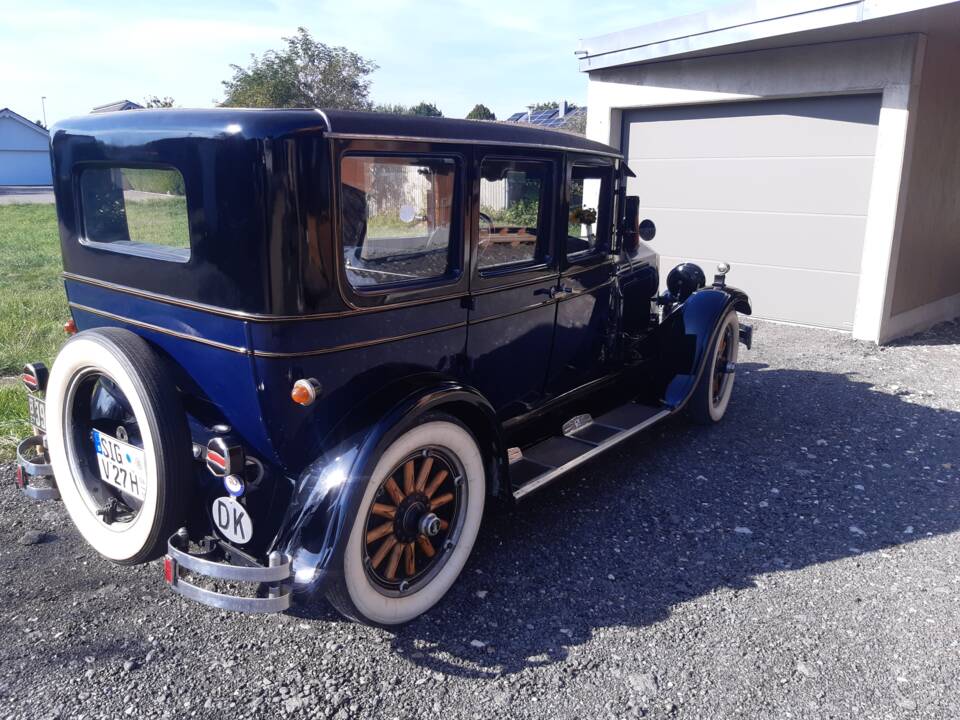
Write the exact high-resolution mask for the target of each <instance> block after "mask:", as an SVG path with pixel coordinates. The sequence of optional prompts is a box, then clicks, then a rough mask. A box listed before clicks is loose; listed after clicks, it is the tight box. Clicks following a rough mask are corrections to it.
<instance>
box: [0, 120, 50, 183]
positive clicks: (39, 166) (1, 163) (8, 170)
mask: <svg viewBox="0 0 960 720" xmlns="http://www.w3.org/2000/svg"><path fill="white" fill-rule="evenodd" d="M50 173H51V170H50V135H49V134H48V133H47V131H46V129H45V128H43V127H40V126H39V125H37V124H36V123H33V122H30V121H29V120H27V119H26V118H25V117H23V116H22V115H18V114H17V113H15V112H14V111H13V110H11V109H10V108H3V109H2V110H0V185H50V184H51V182H52V181H53V178H52V176H51V174H50Z"/></svg>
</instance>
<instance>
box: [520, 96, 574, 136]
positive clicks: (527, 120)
mask: <svg viewBox="0 0 960 720" xmlns="http://www.w3.org/2000/svg"><path fill="white" fill-rule="evenodd" d="M533 107H534V106H532V105H531V106H530V108H529V109H528V110H526V111H524V112H518V113H514V114H513V115H511V116H510V117H508V118H507V122H512V123H524V124H527V125H539V126H540V127H545V128H550V129H551V130H571V129H572V128H574V127H577V126H578V124H580V125H582V123H584V122H585V120H586V117H587V109H586V108H585V107H577V106H576V105H571V104H570V103H568V102H567V101H566V100H564V101H562V102H560V103H559V104H558V106H557V107H555V108H544V109H542V110H534V109H533ZM578 119H579V122H578Z"/></svg>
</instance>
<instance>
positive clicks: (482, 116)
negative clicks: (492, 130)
mask: <svg viewBox="0 0 960 720" xmlns="http://www.w3.org/2000/svg"><path fill="white" fill-rule="evenodd" d="M496 119H497V116H496V115H494V114H493V111H492V110H491V109H490V108H488V107H487V106H486V105H484V104H483V103H477V104H476V105H474V106H473V110H471V111H470V112H468V113H467V120H496Z"/></svg>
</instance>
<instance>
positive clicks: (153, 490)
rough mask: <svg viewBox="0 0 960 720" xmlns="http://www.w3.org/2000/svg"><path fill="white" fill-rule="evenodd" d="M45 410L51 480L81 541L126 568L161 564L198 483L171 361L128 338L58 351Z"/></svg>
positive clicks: (107, 331)
mask: <svg viewBox="0 0 960 720" xmlns="http://www.w3.org/2000/svg"><path fill="white" fill-rule="evenodd" d="M46 402H47V443H48V445H49V452H50V461H51V465H52V466H53V473H54V476H55V478H56V481H57V486H58V488H59V490H60V496H61V498H62V499H63V502H64V505H66V508H67V511H68V512H69V513H70V517H71V518H72V519H73V522H74V524H75V525H76V526H77V529H78V530H79V531H80V534H81V535H83V537H84V539H85V540H86V541H87V542H88V543H89V544H90V545H91V546H92V547H93V548H94V549H95V550H96V551H97V552H99V553H100V554H101V555H103V556H104V557H106V558H108V559H110V560H112V561H114V562H117V563H121V564H125V565H127V564H135V563H141V562H145V561H147V560H151V559H153V558H155V557H158V556H160V555H161V554H163V552H164V551H165V550H166V541H167V538H168V537H169V536H170V535H171V534H172V533H174V532H175V531H176V530H177V529H178V528H179V527H181V526H182V525H183V523H184V518H185V515H186V509H187V502H188V498H189V496H190V490H191V486H192V483H191V477H192V473H193V467H192V453H191V449H192V443H191V439H190V431H189V428H188V426H187V419H186V414H185V413H184V410H183V406H182V403H181V399H180V393H179V391H178V389H177V387H176V384H175V383H174V380H173V377H172V373H171V371H170V367H169V365H168V361H167V360H166V359H165V358H163V357H162V356H161V355H160V354H159V353H158V352H157V351H156V350H155V349H154V348H153V347H151V345H150V344H149V343H148V342H147V341H146V340H144V339H143V338H141V337H140V336H138V335H136V334H134V333H132V332H130V331H129V330H123V329H119V328H98V329H94V330H87V331H85V332H82V333H79V334H77V335H75V336H74V337H72V338H71V339H70V340H69V341H68V342H67V343H66V344H65V345H64V346H63V348H62V349H61V350H60V354H59V355H58V356H57V359H56V361H55V362H54V363H53V367H52V368H51V370H50V379H49V381H48V383H47V391H46Z"/></svg>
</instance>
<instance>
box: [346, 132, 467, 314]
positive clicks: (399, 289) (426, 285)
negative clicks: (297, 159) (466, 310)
mask: <svg viewBox="0 0 960 720" xmlns="http://www.w3.org/2000/svg"><path fill="white" fill-rule="evenodd" d="M399 145H400V144H399V143H391V148H390V149H381V148H371V147H368V146H366V145H361V146H359V147H357V146H355V145H354V144H353V143H349V142H339V143H338V142H334V150H333V152H332V153H331V154H332V156H333V158H334V161H333V162H331V163H330V166H331V167H330V169H331V172H332V174H333V193H332V194H333V198H332V203H333V207H332V208H331V213H330V216H331V219H332V220H333V241H334V242H333V245H334V247H335V248H336V257H335V258H334V261H335V262H334V267H335V273H336V278H337V287H338V288H339V291H340V296H341V298H342V299H343V301H344V302H345V303H346V304H347V306H348V307H351V308H354V309H364V308H370V307H372V306H380V305H392V304H398V303H409V302H416V301H417V300H424V301H427V300H435V299H437V298H438V297H445V296H447V295H450V296H456V295H460V294H462V292H458V290H457V289H456V286H457V285H460V284H462V283H464V282H465V280H466V277H467V272H466V267H467V264H468V261H469V255H468V253H469V248H468V247H467V241H466V235H465V232H466V224H467V223H466V220H465V213H466V200H467V190H466V175H467V168H468V167H469V158H468V156H467V155H466V154H464V153H463V152H456V151H453V150H452V149H451V150H447V149H443V150H435V149H433V148H431V149H429V150H423V149H418V148H416V147H410V148H409V149H408V148H401V147H399ZM347 157H368V158H376V157H394V158H408V159H413V160H416V159H417V158H442V159H446V160H453V161H454V188H453V201H452V206H451V213H450V218H451V228H450V233H449V237H450V240H449V243H448V258H449V251H450V249H451V246H452V245H453V243H454V241H455V239H456V238H457V237H459V245H458V249H457V250H456V252H457V253H458V255H457V258H458V259H457V262H456V267H455V268H454V271H453V272H450V273H448V274H446V275H444V276H442V277H437V278H430V279H426V280H410V281H401V282H396V283H383V284H377V285H371V286H369V289H365V288H358V287H355V286H354V285H353V284H352V283H351V282H350V279H349V278H348V277H347V272H346V258H345V256H344V244H343V221H342V217H343V216H342V208H343V203H342V201H341V188H342V163H343V160H344V158H347ZM458 230H459V235H458V232H457V231H458ZM448 263H449V259H448ZM411 296H415V297H411Z"/></svg>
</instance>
